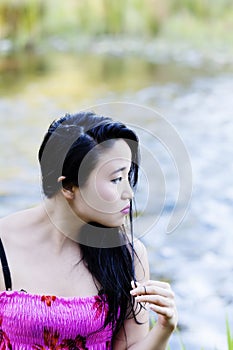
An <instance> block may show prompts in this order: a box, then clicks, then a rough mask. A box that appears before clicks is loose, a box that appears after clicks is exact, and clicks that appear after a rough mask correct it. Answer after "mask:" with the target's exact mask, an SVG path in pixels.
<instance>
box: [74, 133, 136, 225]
mask: <svg viewBox="0 0 233 350" xmlns="http://www.w3.org/2000/svg"><path fill="white" fill-rule="evenodd" d="M130 167H131V150H130V148H129V146H128V145H127V143H126V142H125V141H124V140H123V139H117V140H115V141H114V142H113V145H112V146H111V147H110V148H107V149H104V151H103V152H102V154H101V155H100V157H99V160H98V162H97V166H96V167H95V169H94V170H93V171H92V172H91V174H90V175H89V178H88V180H87V182H86V184H85V185H84V186H83V187H82V188H75V196H74V200H73V201H72V204H71V205H72V209H73V210H74V211H75V213H76V214H77V215H78V216H79V217H80V218H81V219H82V220H84V221H85V222H98V223H100V224H102V225H105V226H109V227H117V226H121V225H122V224H123V223H124V221H125V216H126V215H127V214H128V213H129V205H130V200H131V199H132V197H133V191H132V189H131V186H130V184H129V181H128V174H129V171H130Z"/></svg>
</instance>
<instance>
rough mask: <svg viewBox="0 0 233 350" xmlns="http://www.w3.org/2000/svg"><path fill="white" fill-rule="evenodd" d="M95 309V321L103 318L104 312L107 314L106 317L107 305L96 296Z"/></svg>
mask: <svg viewBox="0 0 233 350" xmlns="http://www.w3.org/2000/svg"><path fill="white" fill-rule="evenodd" d="M93 308H94V309H95V310H96V313H95V317H94V319H95V320H96V319H98V318H99V317H101V315H102V313H103V312H104V313H105V315H106V313H107V304H106V303H105V302H104V300H103V299H102V298H101V297H100V296H99V295H96V296H95V302H94V304H93Z"/></svg>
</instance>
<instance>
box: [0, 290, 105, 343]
mask: <svg viewBox="0 0 233 350" xmlns="http://www.w3.org/2000/svg"><path fill="white" fill-rule="evenodd" d="M55 300H56V296H49V295H43V296H42V297H41V302H43V303H45V305H46V306H47V307H49V308H50V307H51V306H52V304H53V303H54V301H55ZM93 311H94V312H95V314H94V319H95V320H96V319H98V318H99V317H101V316H102V315H103V314H104V315H106V313H107V303H106V302H105V300H104V298H103V297H101V296H99V295H98V296H95V297H94V303H93ZM2 321H3V319H2V317H0V350H13V347H12V345H11V342H10V339H9V337H8V336H7V334H6V333H5V332H4V331H3V329H2ZM42 338H43V344H34V345H33V346H32V349H34V350H88V347H87V345H86V343H87V337H85V336H82V335H80V334H77V335H76V337H75V338H74V339H71V338H65V339H60V338H61V337H60V334H59V332H58V330H56V329H54V328H52V327H44V328H43V334H42ZM110 349H111V341H107V342H106V350H110Z"/></svg>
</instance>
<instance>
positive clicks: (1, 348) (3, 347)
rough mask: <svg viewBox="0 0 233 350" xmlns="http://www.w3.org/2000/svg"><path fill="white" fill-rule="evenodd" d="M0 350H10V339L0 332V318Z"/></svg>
mask: <svg viewBox="0 0 233 350" xmlns="http://www.w3.org/2000/svg"><path fill="white" fill-rule="evenodd" d="M0 350H12V345H11V343H10V339H9V338H8V336H7V334H6V333H5V332H4V331H3V330H2V317H1V318H0Z"/></svg>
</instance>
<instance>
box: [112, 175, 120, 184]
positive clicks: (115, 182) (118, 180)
mask: <svg viewBox="0 0 233 350" xmlns="http://www.w3.org/2000/svg"><path fill="white" fill-rule="evenodd" d="M121 181H122V176H119V177H117V178H116V179H113V180H111V182H112V183H114V184H118V183H119V182H121Z"/></svg>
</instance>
